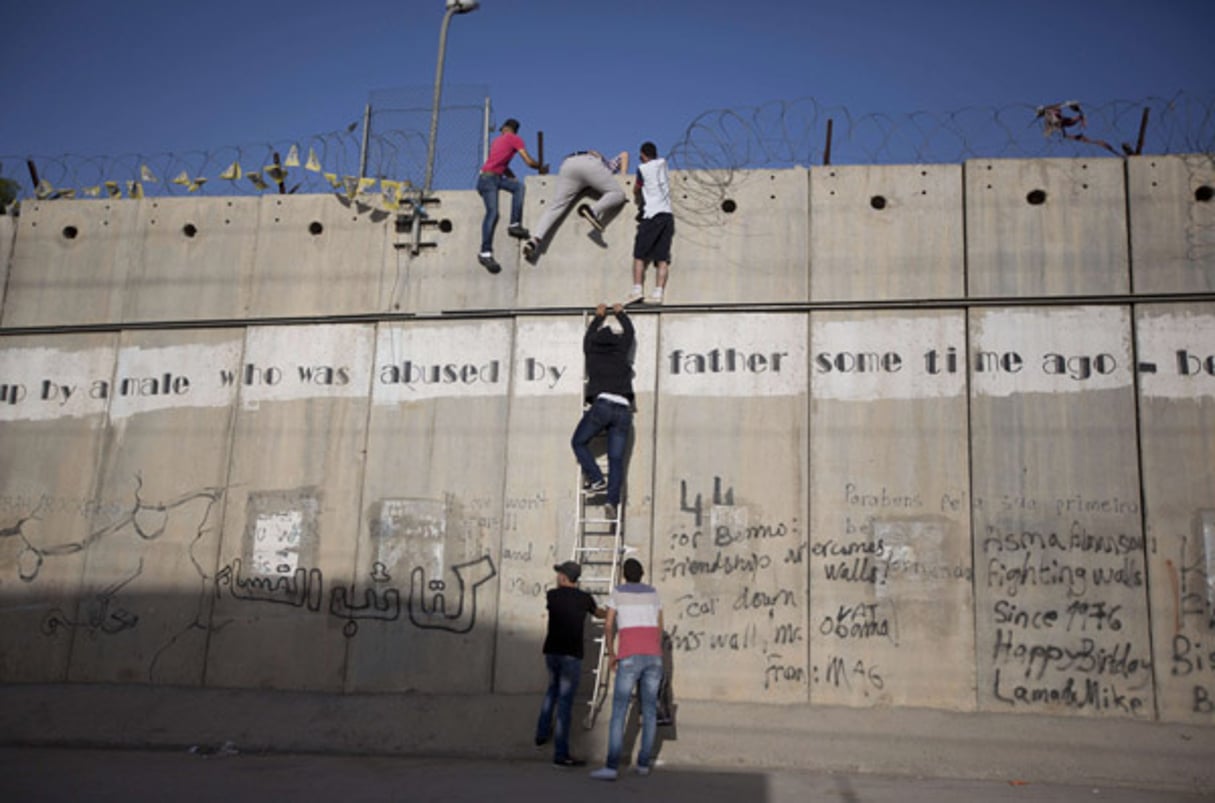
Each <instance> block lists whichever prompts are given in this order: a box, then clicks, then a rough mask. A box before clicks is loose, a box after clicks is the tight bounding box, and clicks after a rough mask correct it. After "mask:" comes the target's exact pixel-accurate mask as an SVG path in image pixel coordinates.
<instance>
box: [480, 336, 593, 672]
mask: <svg viewBox="0 0 1215 803" xmlns="http://www.w3.org/2000/svg"><path fill="white" fill-rule="evenodd" d="M583 327H584V322H583V321H582V319H580V318H574V317H564V318H557V317H543V318H526V319H521V320H519V321H518V322H517V323H516V325H515V343H514V376H513V378H512V380H513V383H514V384H513V386H512V388H511V400H510V417H509V424H508V426H507V432H508V433H509V434H508V441H507V446H506V466H507V470H506V477H505V479H504V485H505V506H504V510H503V526H502V555H503V560H502V565H501V579H500V581H499V589H500V594H501V599H500V602H499V605H498V611H499V613H498V633H497V637H498V642H497V649H496V653H495V660H494V667H495V668H494V690H495V691H498V692H506V693H512V692H538V691H542V690H543V689H544V687H545V685H546V684H547V677H546V675H545V673H544V668H543V667H544V663H543V659H542V658H541V653H540V648H541V645H542V643H543V641H544V629H545V621H546V615H547V614H546V613H545V591H546V590H547V589H548V588H551V587H553V586H554V584H555V580H554V572H553V564H554V563H557V562H559V561H564V560H569V558H570V556H571V555H572V550H573V547H574V537H575V512H576V499H577V497H576V494H577V493H578V488H579V487H580V481H579V471H578V466H577V463H576V462H575V461H574V455H573V453H572V452H571V451H570V447H569V438H570V435H571V433H573V431H574V426H575V425H576V424H577V423H578V419H579V417H580V415H581V413H582V388H583V375H584V374H583V361H582V334H583ZM508 554H509V555H511V556H512V558H511V559H510V560H507V559H506V556H507V555H508ZM600 601H601V602H602V601H603V600H602V599H601V600H600ZM584 691H585V689H584Z"/></svg>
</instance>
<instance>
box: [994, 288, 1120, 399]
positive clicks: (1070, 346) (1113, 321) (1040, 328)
mask: <svg viewBox="0 0 1215 803" xmlns="http://www.w3.org/2000/svg"><path fill="white" fill-rule="evenodd" d="M972 321H973V323H974V334H973V337H972V338H971V343H970V360H971V383H972V387H973V388H974V392H975V394H976V395H980V396H1011V395H1013V394H1016V393H1083V392H1085V391H1089V390H1113V389H1118V388H1125V387H1130V385H1131V382H1132V368H1133V366H1132V365H1131V348H1130V331H1131V327H1130V313H1129V311H1128V310H1127V309H1126V308H1125V307H1078V308H1069V309H1062V308H1060V309H1053V308H1052V309H1042V308H1038V309H1008V310H985V311H981V312H976V313H974V314H973V315H972ZM982 355H993V360H992V363H995V362H998V360H999V359H1002V358H1005V357H1007V356H1008V355H1016V357H1017V359H1018V360H1019V365H1020V368H1019V370H1006V369H1005V368H1004V367H1003V366H1001V365H994V364H992V363H989V364H988V365H987V366H986V367H985V368H984V369H983V370H980V369H979V368H978V367H977V364H978V361H979V360H980V359H982V358H983V357H982ZM1055 356H1058V357H1061V358H1063V359H1064V361H1065V366H1064V369H1063V372H1062V373H1052V371H1053V370H1054V368H1055V362H1056V361H1055ZM1098 356H1101V357H1103V359H1102V361H1101V363H1102V364H1101V365H1097V364H1096V358H1097V357H1098ZM1085 358H1088V363H1087V367H1086V363H1085V362H1084V359H1085ZM1086 370H1087V374H1088V375H1087V376H1084V374H1085V372H1086Z"/></svg>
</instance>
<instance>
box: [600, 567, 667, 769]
mask: <svg viewBox="0 0 1215 803" xmlns="http://www.w3.org/2000/svg"><path fill="white" fill-rule="evenodd" d="M621 570H622V572H623V573H624V580H625V581H624V582H623V583H621V584H620V585H618V586H616V587H615V588H614V589H612V595H611V597H610V598H609V599H608V604H607V620H606V621H605V622H604V631H603V638H604V640H605V641H604V643H605V644H607V645H608V650H609V652H608V654H609V655H611V656H612V663H613V665H614V666H615V668H616V686H615V689H614V691H613V692H612V724H611V727H610V729H609V730H608V755H607V762H606V763H605V764H604V766H603V767H601V768H599V769H597V770H595V771H594V772H592V773H591V777H592V778H596V779H598V780H601V781H614V780H616V777H617V775H618V774H619V766H620V752H621V749H622V747H623V743H624V719H625V716H626V715H627V714H628V710H629V698H630V697H631V696H632V694H633V687H634V686H637V685H638V684H640V692H639V694H638V696H639V697H640V699H641V748H640V749H639V750H638V751H637V763H636V764H635V765H634V766H633V771H634V772H636V773H637V774H638V775H649V774H650V768H651V766H652V762H653V760H654V736H655V734H656V733H657V730H658V688H659V686H661V685H662V601H661V600H660V599H659V598H658V591H657V590H656V589H655V588H654V587H653V586H651V585H647V584H646V583H643V582H641V578H642V576H643V575H644V573H645V572H644V570H643V569H642V567H641V562H640V561H638V560H637V559H636V558H628V559H627V560H625V562H624V566H623V567H622V569H621ZM617 635H619V639H618V640H617V639H616V636H617ZM613 645H615V646H614V649H613Z"/></svg>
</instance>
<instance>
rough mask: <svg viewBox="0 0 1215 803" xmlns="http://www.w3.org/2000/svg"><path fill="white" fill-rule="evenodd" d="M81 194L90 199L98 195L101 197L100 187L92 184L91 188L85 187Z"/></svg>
mask: <svg viewBox="0 0 1215 803" xmlns="http://www.w3.org/2000/svg"><path fill="white" fill-rule="evenodd" d="M82 192H84V194H85V195H87V196H89V197H90V198H96V197H97V196H98V195H101V185H100V184H94V185H93V186H91V187H85V188H84V189H83V190H82Z"/></svg>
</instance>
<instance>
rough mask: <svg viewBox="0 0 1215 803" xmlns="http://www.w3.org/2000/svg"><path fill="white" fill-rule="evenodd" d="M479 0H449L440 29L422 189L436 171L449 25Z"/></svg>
mask: <svg viewBox="0 0 1215 803" xmlns="http://www.w3.org/2000/svg"><path fill="white" fill-rule="evenodd" d="M480 5H481V3H480V2H479V0H447V13H445V14H444V15H443V27H442V28H441V29H440V30H439V63H438V65H437V66H436V67H435V99H434V103H433V104H431V107H430V140H429V141H428V143H427V145H426V182H425V185H424V186H423V188H422V190H423V192H425V193H429V192H430V184H431V181H432V180H433V179H434V172H435V138H436V137H437V136H438V133H439V100H440V98H441V97H442V96H443V59H444V56H445V55H446V52H447V26H448V25H450V24H451V18H452V17H453V16H455V15H456V14H468V13H470V12H473V11H476V10H477V8H479V7H480Z"/></svg>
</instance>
